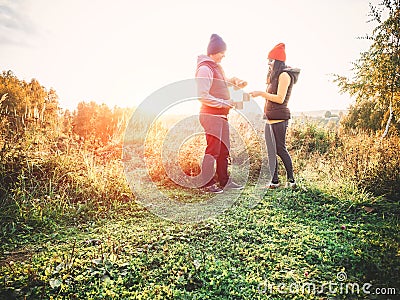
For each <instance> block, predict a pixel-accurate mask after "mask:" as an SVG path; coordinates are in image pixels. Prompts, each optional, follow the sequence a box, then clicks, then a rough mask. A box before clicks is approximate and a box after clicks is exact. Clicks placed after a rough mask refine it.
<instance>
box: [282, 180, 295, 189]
mask: <svg viewBox="0 0 400 300" xmlns="http://www.w3.org/2000/svg"><path fill="white" fill-rule="evenodd" d="M285 187H286V188H289V189H292V190H294V189H295V188H296V187H297V184H296V181H293V182H290V181H288V182H286V186H285Z"/></svg>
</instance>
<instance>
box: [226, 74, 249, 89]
mask: <svg viewBox="0 0 400 300" xmlns="http://www.w3.org/2000/svg"><path fill="white" fill-rule="evenodd" d="M229 82H230V83H231V84H233V85H234V88H240V89H242V88H244V87H245V86H246V85H247V82H246V81H244V80H242V79H239V78H237V77H232V78H231V79H230V80H229Z"/></svg>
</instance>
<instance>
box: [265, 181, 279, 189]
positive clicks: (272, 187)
mask: <svg viewBox="0 0 400 300" xmlns="http://www.w3.org/2000/svg"><path fill="white" fill-rule="evenodd" d="M279 186H280V184H279V183H273V182H270V183H268V184H267V186H266V188H267V189H277V188H278V187H279Z"/></svg>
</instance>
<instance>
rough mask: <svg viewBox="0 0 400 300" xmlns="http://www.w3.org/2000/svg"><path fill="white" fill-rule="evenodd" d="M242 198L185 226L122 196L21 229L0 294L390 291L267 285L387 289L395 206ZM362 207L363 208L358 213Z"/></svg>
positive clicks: (393, 264)
mask: <svg viewBox="0 0 400 300" xmlns="http://www.w3.org/2000/svg"><path fill="white" fill-rule="evenodd" d="M176 192H177V194H178V195H179V193H180V191H179V190H177V191H176ZM253 198H254V195H253V194H252V193H251V189H250V188H247V189H246V190H245V191H244V193H243V194H242V196H241V197H240V198H239V200H238V201H237V202H236V203H235V204H234V206H233V207H232V208H231V209H230V210H228V211H227V212H225V213H224V214H222V215H220V216H218V217H217V218H215V219H209V220H206V221H203V222H201V223H195V224H179V223H173V222H170V221H167V220H163V219H160V218H158V217H157V216H154V215H152V214H151V213H149V212H148V211H147V210H144V209H143V208H141V207H140V206H138V205H136V204H135V203H133V202H132V203H125V204H124V205H125V206H126V210H122V209H121V207H119V208H118V209H117V211H118V213H115V208H110V215H111V216H110V217H107V216H102V217H99V218H97V219H93V220H92V221H88V222H82V223H79V225H77V226H72V225H69V226H68V225H67V226H60V227H59V228H57V230H56V231H53V232H51V233H40V232H37V231H35V230H34V229H32V230H31V231H30V234H26V235H24V236H20V237H17V238H16V243H17V244H16V245H14V247H11V248H10V247H8V248H9V249H8V250H7V252H6V251H3V253H2V255H1V256H2V258H1V267H0V290H1V291H2V292H1V294H0V295H1V296H0V297H3V298H6V297H10V296H15V297H16V298H17V299H24V297H25V296H26V298H27V299H40V298H43V299H49V298H50V299H51V298H53V299H352V298H354V299H375V298H376V299H395V297H396V296H385V297H381V298H380V297H379V296H376V295H366V294H362V293H360V294H359V295H350V294H347V295H346V294H345V293H344V292H343V293H340V291H339V290H337V291H336V293H332V294H329V293H322V294H314V293H308V292H307V290H306V291H305V292H304V293H303V292H301V291H299V292H298V293H295V294H281V293H279V291H278V288H279V286H282V284H285V285H286V286H287V287H289V286H290V285H292V287H294V286H295V284H297V285H298V286H300V285H301V284H310V283H313V284H315V285H316V286H317V288H318V287H321V286H322V284H324V283H325V284H328V283H329V282H333V283H338V284H339V283H340V281H338V279H337V278H336V276H337V274H338V273H339V272H345V273H346V274H347V281H345V283H358V284H360V286H362V284H364V283H371V284H372V288H376V287H385V288H389V287H395V288H397V296H398V295H399V293H400V290H399V288H400V286H399V284H398V283H399V282H400V277H399V274H400V270H399V268H400V252H399V245H400V237H399V224H400V220H399V218H400V217H399V206H398V203H393V202H385V201H384V200H382V199H380V200H379V199H378V200H379V202H377V201H375V202H374V199H375V198H372V197H371V198H368V197H366V196H365V195H364V196H363V195H360V199H362V200H360V201H359V202H355V201H353V200H348V199H346V198H343V197H338V196H333V195H332V194H331V193H327V192H326V191H322V190H321V189H319V188H318V187H317V186H314V185H304V184H303V185H302V186H301V188H299V189H298V190H296V191H291V190H286V189H279V190H276V191H267V193H266V194H265V196H264V197H263V199H261V201H260V202H259V204H258V205H257V206H256V207H253V208H249V205H248V204H249V203H251V202H253V201H254V199H253ZM365 199H369V201H368V202H365V201H366V200H365ZM375 200H376V199H375ZM121 205H122V204H121ZM366 206H368V207H372V208H373V209H374V210H373V211H372V212H369V213H368V212H367V211H366V210H365V207H366ZM3 246H4V245H3ZM3 246H2V249H3V250H4V249H5V248H4V247H3ZM372 288H371V289H370V290H371V291H372ZM325 292H328V289H327V288H326V289H325Z"/></svg>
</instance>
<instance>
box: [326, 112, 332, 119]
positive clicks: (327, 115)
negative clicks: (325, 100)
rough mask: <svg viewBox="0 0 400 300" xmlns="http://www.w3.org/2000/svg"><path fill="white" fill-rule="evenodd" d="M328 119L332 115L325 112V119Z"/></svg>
mask: <svg viewBox="0 0 400 300" xmlns="http://www.w3.org/2000/svg"><path fill="white" fill-rule="evenodd" d="M330 117H332V113H331V112H330V111H329V110H327V111H326V112H325V118H326V119H328V118H330Z"/></svg>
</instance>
